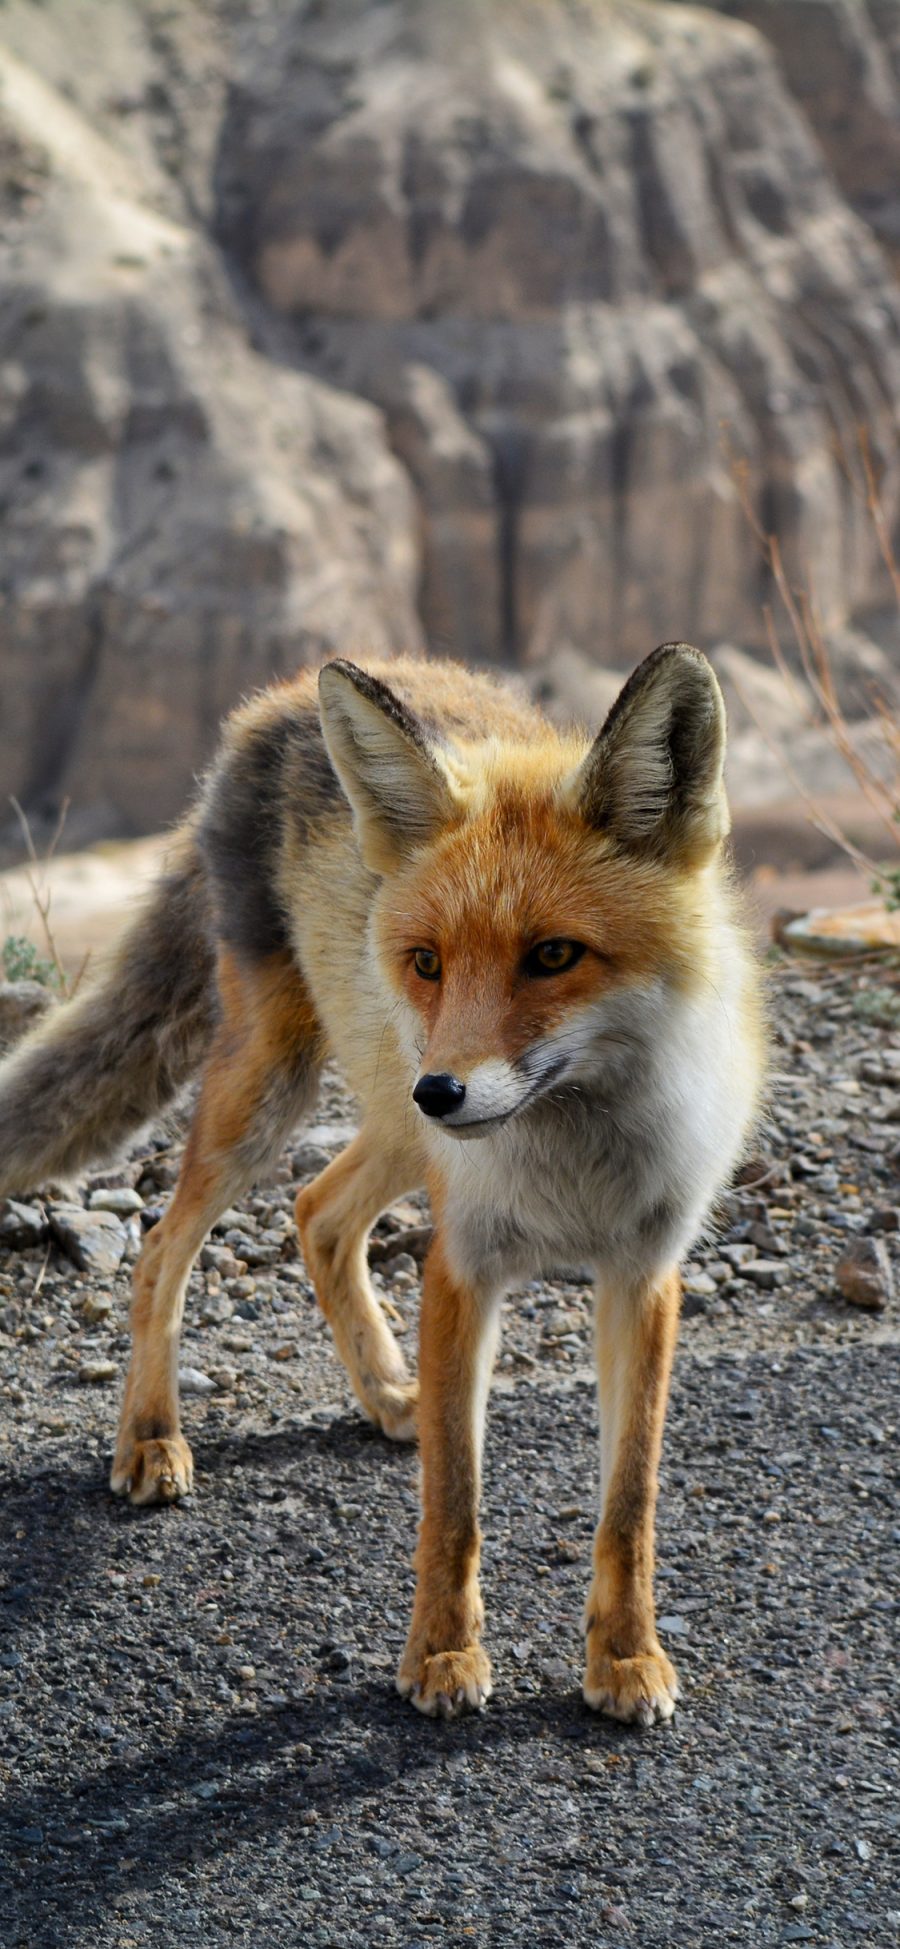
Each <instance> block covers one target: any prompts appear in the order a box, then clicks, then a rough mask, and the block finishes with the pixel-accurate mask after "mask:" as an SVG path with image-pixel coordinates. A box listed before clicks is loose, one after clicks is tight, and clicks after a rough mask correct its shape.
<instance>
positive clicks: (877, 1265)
mask: <svg viewBox="0 0 900 1949" xmlns="http://www.w3.org/2000/svg"><path fill="white" fill-rule="evenodd" d="M835 1278H836V1279H837V1283H838V1285H839V1287H840V1289H841V1292H842V1293H843V1295H844V1298H845V1299H848V1300H849V1301H850V1304H851V1306H863V1307H866V1308H867V1309H868V1310H869V1311H870V1312H873V1313H880V1312H883V1310H884V1308H885V1307H886V1306H887V1304H888V1301H889V1300H891V1299H892V1298H893V1296H894V1275H893V1272H892V1270H891V1262H890V1259H889V1258H888V1252H887V1246H886V1245H885V1243H884V1240H883V1239H881V1238H857V1239H854V1242H853V1244H852V1245H851V1247H850V1249H849V1251H847V1252H845V1253H844V1255H843V1258H841V1259H839V1260H838V1262H837V1265H836V1267H835Z"/></svg>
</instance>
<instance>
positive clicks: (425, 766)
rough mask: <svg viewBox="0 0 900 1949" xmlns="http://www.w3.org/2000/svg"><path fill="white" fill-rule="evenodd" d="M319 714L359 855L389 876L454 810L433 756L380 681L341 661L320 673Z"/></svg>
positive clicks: (414, 721)
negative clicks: (347, 803) (350, 815)
mask: <svg viewBox="0 0 900 1949" xmlns="http://www.w3.org/2000/svg"><path fill="white" fill-rule="evenodd" d="M319 711H320V715H321V719H322V731H323V734H324V738H325V743H326V745H327V747H328V756H329V758H330V759H331V762H332V764H333V766H334V769H335V771H336V772H337V775H338V778H339V779H340V781H341V784H342V786H343V788H344V791H345V792H346V794H347V797H348V799H349V800H350V804H351V807H352V809H353V817H354V822H355V825H356V831H357V836H358V838H359V843H360V850H361V852H362V856H363V859H364V860H365V863H366V865H367V866H369V867H371V868H372V871H373V872H374V873H389V872H390V871H391V870H392V868H394V867H396V866H398V865H399V864H400V863H401V861H402V860H403V859H405V858H407V857H408V856H409V855H410V853H412V852H413V851H414V850H415V848H416V847H417V846H422V845H424V844H426V843H427V841H428V840H429V839H431V838H433V837H434V835H435V834H436V833H437V832H439V831H440V829H441V827H442V826H443V825H446V824H447V823H448V822H449V821H450V820H452V818H453V817H454V814H455V813H456V814H458V808H457V807H456V805H455V802H454V799H453V795H452V792H451V787H450V782H449V779H448V777H447V774H446V772H445V771H444V769H443V767H442V765H441V763H440V757H439V753H438V751H437V749H436V747H435V746H434V745H433V743H432V742H431V740H430V738H429V736H428V733H427V731H426V730H425V727H424V725H422V724H421V723H420V722H419V719H418V718H417V717H415V716H414V715H413V713H412V711H409V710H407V708H406V705H405V704H402V703H401V701H400V699H399V697H396V696H395V695H394V692H393V691H392V690H389V689H388V686H387V684H383V683H381V682H380V681H379V679H378V678H377V677H371V676H370V675H369V673H368V671H366V670H360V669H358V668H357V666H356V664H355V663H345V662H344V660H343V658H341V659H339V660H337V661H335V662H334V663H326V664H325V665H324V667H323V668H322V670H320V672H319Z"/></svg>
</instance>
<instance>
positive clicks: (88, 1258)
mask: <svg viewBox="0 0 900 1949" xmlns="http://www.w3.org/2000/svg"><path fill="white" fill-rule="evenodd" d="M49 1218H50V1224H51V1227H52V1229H53V1232H54V1234H55V1236H56V1238H57V1239H58V1240H59V1243H60V1245H61V1246H62V1248H63V1251H64V1252H66V1253H67V1254H68V1256H69V1258H70V1259H73V1260H74V1262H75V1264H76V1265H77V1266H78V1267H79V1268H80V1270H81V1271H82V1272H92V1273H94V1274H95V1276H101V1277H102V1276H103V1275H108V1274H109V1273H111V1272H115V1271H117V1269H118V1267H119V1266H120V1265H121V1263H122V1260H123V1258H124V1257H125V1248H126V1246H127V1244H128V1237H127V1233H126V1231H125V1227H124V1225H122V1224H121V1223H120V1221H119V1219H118V1218H117V1217H116V1216H115V1213H114V1212H111V1211H85V1209H84V1207H83V1205H63V1204H60V1205H51V1206H50V1209H49Z"/></svg>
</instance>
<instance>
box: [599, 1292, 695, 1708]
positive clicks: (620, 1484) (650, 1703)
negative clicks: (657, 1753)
mask: <svg viewBox="0 0 900 1949" xmlns="http://www.w3.org/2000/svg"><path fill="white" fill-rule="evenodd" d="M679 1303H680V1285H679V1278H678V1273H677V1271H672V1272H670V1273H668V1274H666V1275H665V1277H664V1278H662V1279H660V1280H657V1281H655V1282H653V1283H651V1284H644V1285H640V1286H635V1285H633V1284H632V1285H631V1286H629V1285H627V1284H622V1285H619V1284H615V1283H613V1281H612V1280H611V1279H603V1280H601V1282H600V1285H599V1286H598V1291H597V1314H596V1344H597V1378H598V1386H599V1394H600V1444H601V1512H600V1522H599V1525H598V1529H597V1534H596V1538H595V1541H594V1577H593V1582H592V1584H591V1589H590V1593H589V1596H588V1602H587V1610H586V1614H585V1615H586V1624H587V1667H586V1671H585V1679H584V1696H585V1699H586V1700H587V1703H588V1705H590V1706H594V1707H595V1708H596V1709H597V1710H598V1711H601V1712H607V1713H609V1714H610V1716H611V1717H612V1718H614V1719H633V1720H637V1722H638V1724H640V1725H643V1726H649V1725H652V1724H653V1722H654V1721H655V1720H658V1719H670V1718H671V1717H672V1713H673V1712H674V1710H675V1700H676V1698H677V1696H678V1682H677V1679H676V1676H675V1671H674V1668H673V1666H672V1665H671V1664H670V1662H669V1660H668V1658H667V1657H666V1654H665V1652H664V1651H663V1650H662V1648H661V1646H660V1643H659V1640H658V1638H657V1635H656V1618H655V1613H654V1608H653V1530H654V1517H655V1513H656V1493H657V1468H658V1465H659V1453H660V1448H661V1445H662V1432H663V1421H664V1419H665V1412H666V1400H667V1397H668V1391H669V1374H670V1372H671V1367H672V1355H673V1352H674V1349H675V1338H676V1334H677V1331H678V1311H679Z"/></svg>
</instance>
